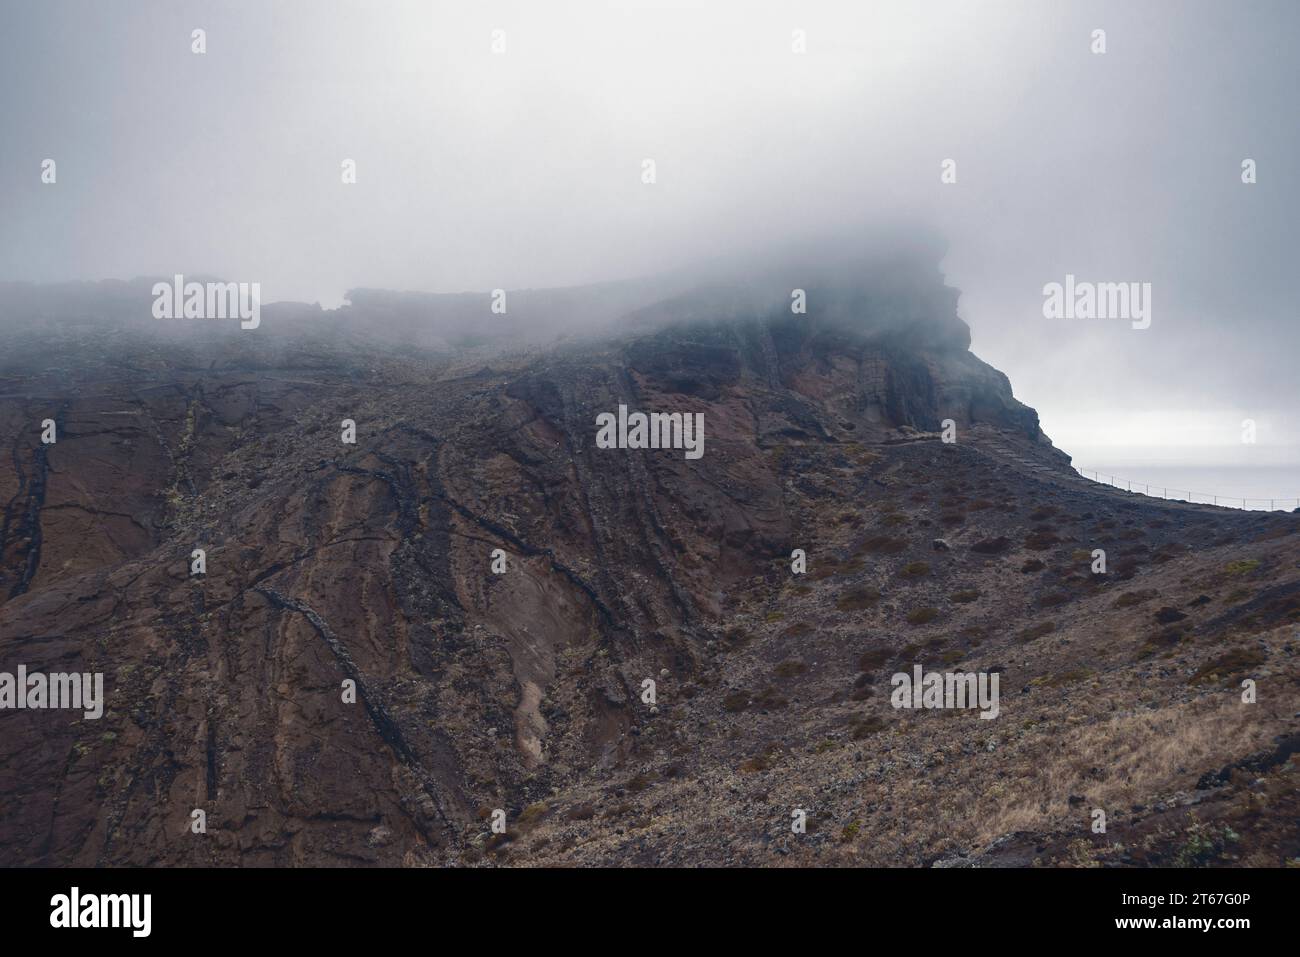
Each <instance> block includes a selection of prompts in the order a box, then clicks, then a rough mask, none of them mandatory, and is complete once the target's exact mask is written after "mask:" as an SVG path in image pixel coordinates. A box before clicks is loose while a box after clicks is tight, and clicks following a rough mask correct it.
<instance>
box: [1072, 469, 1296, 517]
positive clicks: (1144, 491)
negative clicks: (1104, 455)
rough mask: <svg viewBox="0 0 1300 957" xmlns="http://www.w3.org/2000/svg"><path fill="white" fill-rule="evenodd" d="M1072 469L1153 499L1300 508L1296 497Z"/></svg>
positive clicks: (1266, 508)
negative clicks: (1176, 484) (1227, 491)
mask: <svg viewBox="0 0 1300 957" xmlns="http://www.w3.org/2000/svg"><path fill="white" fill-rule="evenodd" d="M1074 470H1075V471H1076V472H1078V473H1079V474H1080V475H1081V476H1083V477H1084V478H1091V479H1092V481H1094V482H1099V483H1101V484H1103V485H1111V486H1114V487H1115V488H1119V489H1125V490H1126V491H1129V492H1136V493H1137V494H1139V495H1150V496H1152V497H1153V498H1163V499H1169V500H1171V501H1182V502H1192V503H1194V504H1196V505H1221V506H1223V507H1224V508H1241V509H1248V510H1254V511H1269V512H1276V511H1284V512H1285V511H1291V510H1292V509H1300V497H1297V498H1244V497H1242V496H1240V495H1222V494H1219V493H1216V492H1195V491H1192V490H1190V489H1185V488H1173V487H1172V486H1165V485H1152V484H1151V483H1149V482H1138V481H1135V480H1133V479H1127V478H1123V477H1122V476H1117V475H1107V474H1106V473H1105V472H1098V471H1096V470H1095V469H1081V468H1079V467H1077V466H1076V467H1075V469H1074ZM1089 473H1091V474H1089Z"/></svg>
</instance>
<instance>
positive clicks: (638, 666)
mask: <svg viewBox="0 0 1300 957" xmlns="http://www.w3.org/2000/svg"><path fill="white" fill-rule="evenodd" d="M935 261H936V260H935V259H934V257H932V256H931V257H927V256H924V255H917V254H916V253H915V251H911V250H909V251H908V252H907V254H906V255H901V256H899V257H895V258H892V259H888V258H887V259H884V260H881V259H873V260H872V261H870V262H865V263H855V264H852V265H851V266H846V265H845V264H844V263H835V264H833V266H828V267H826V268H824V269H821V270H810V269H809V268H807V267H806V265H805V266H804V267H801V268H800V269H798V270H792V275H785V274H781V273H780V272H779V271H770V272H768V273H766V274H764V276H763V277H762V278H760V279H754V278H753V277H740V276H737V275H727V276H724V277H723V278H722V279H720V280H718V281H703V280H699V279H698V278H696V277H688V278H682V277H677V278H675V279H674V280H673V281H672V282H671V283H668V284H666V285H648V284H632V285H629V286H623V287H602V288H601V289H600V290H599V291H597V292H595V293H592V294H591V295H590V296H587V297H585V298H584V294H583V293H582V292H581V291H574V292H568V293H564V294H556V295H550V296H547V295H543V296H533V297H531V298H530V297H527V296H520V297H516V299H515V300H514V301H512V307H511V310H510V312H509V313H508V314H507V316H508V317H509V318H508V319H507V318H504V317H498V316H495V315H493V314H491V313H490V312H489V308H488V297H487V296H486V295H483V296H479V297H477V298H476V299H475V298H474V297H470V298H468V299H467V298H465V297H453V298H454V300H455V301H454V302H452V301H451V300H449V299H443V298H440V297H419V296H414V297H411V296H392V295H387V294H359V295H357V296H356V298H355V299H354V300H353V303H352V305H350V306H349V307H347V308H346V309H344V310H341V311H339V312H338V313H331V312H322V311H320V310H319V309H318V308H315V307H302V306H268V307H267V308H266V313H265V315H264V317H263V321H262V326H261V327H260V328H259V329H257V330H252V331H241V330H240V329H239V328H238V325H237V324H235V325H229V324H227V325H221V324H220V323H218V322H206V321H186V320H164V321H159V320H153V319H151V318H150V317H149V312H148V296H147V292H148V285H149V284H148V283H147V282H145V283H135V284H114V285H112V286H111V287H110V286H104V285H87V286H79V287H68V288H64V289H61V290H51V289H49V288H48V287H13V286H10V287H6V288H3V289H0V324H3V328H4V334H5V337H6V339H7V340H9V342H10V343H11V346H10V348H9V349H8V350H6V353H5V354H4V356H3V358H0V423H2V424H3V435H4V436H5V441H6V443H7V444H8V445H9V450H10V454H9V455H7V456H5V462H4V465H3V467H0V502H3V503H4V518H3V528H2V530H0V602H3V604H0V671H13V670H14V669H15V668H16V666H17V665H18V664H23V665H25V666H26V667H27V668H28V670H29V671H36V670H43V671H70V670H77V671H91V672H93V671H101V672H103V673H104V675H105V683H106V690H107V704H106V710H105V715H104V717H103V718H102V719H100V720H88V719H84V718H83V717H82V715H81V714H80V713H79V712H67V711H49V710H46V711H34V710H23V711H17V710H10V711H3V712H0V727H2V728H3V734H0V862H3V863H5V864H43V865H50V864H101V865H110V864H134V865H162V864H179V865H234V864H242V865H298V864H340V865H350V864H380V865H417V866H418V865H444V864H460V865H471V864H472V865H538V864H551V865H554V864H559V865H632V864H669V865H698V864H747V865H771V864H795V865H798V864H833V865H858V864H869V865H910V866H917V865H923V866H928V865H932V864H944V865H953V864H978V865H997V864H1026V865H1028V864H1043V865H1053V864H1097V863H1101V864H1135V865H1143V864H1176V865H1201V864H1273V865H1276V864H1281V863H1284V862H1288V861H1294V860H1295V859H1296V858H1297V856H1298V855H1300V835H1298V829H1297V824H1296V821H1297V818H1298V815H1297V813H1296V812H1297V797H1296V794H1297V791H1296V783H1297V778H1296V767H1295V761H1294V758H1293V757H1292V754H1293V752H1294V750H1295V747H1296V742H1297V740H1298V738H1297V733H1298V732H1300V720H1297V715H1296V713H1295V712H1296V702H1297V700H1298V699H1297V696H1296V690H1297V668H1296V657H1295V656H1296V630H1297V627H1298V626H1300V536H1298V535H1297V531H1298V530H1300V516H1296V515H1291V514H1281V513H1275V514H1260V513H1244V512H1236V511H1232V510H1227V509H1216V508H1210V507H1205V506H1196V505H1189V504H1184V503H1176V502H1161V501H1155V500H1151V499H1147V498H1142V497H1139V496H1132V495H1128V494H1125V493H1122V492H1118V491H1116V490H1114V489H1110V488H1108V487H1102V486H1097V485H1094V484H1092V483H1089V482H1086V481H1084V480H1083V479H1080V478H1079V477H1078V476H1077V475H1076V474H1075V473H1074V472H1073V471H1072V469H1071V468H1070V466H1069V464H1068V458H1067V457H1066V456H1064V455H1063V454H1062V453H1060V452H1059V451H1057V450H1055V449H1054V448H1053V447H1052V445H1051V443H1050V442H1049V441H1048V440H1047V438H1046V437H1045V436H1044V435H1043V434H1042V433H1041V431H1040V429H1039V424H1038V419H1037V416H1036V414H1035V413H1034V412H1033V410H1031V409H1029V408H1027V407H1025V406H1023V405H1022V404H1020V403H1019V402H1017V401H1016V400H1015V399H1014V397H1013V395H1012V390H1011V387H1010V384H1009V383H1008V381H1007V379H1006V377H1005V376H1003V375H1002V374H1001V373H999V372H997V371H996V370H994V369H992V368H990V367H989V366H987V365H986V364H984V363H983V362H981V361H980V360H979V359H977V358H976V357H975V356H974V355H972V354H971V353H970V351H969V344H970V336H969V331H968V329H967V328H966V326H965V324H964V323H963V322H962V321H961V320H960V319H959V318H958V317H957V314H956V293H955V291H954V290H951V289H949V288H947V287H945V286H944V285H943V283H942V280H941V278H940V276H939V274H938V271H937V269H936V268H935ZM796 274H797V275H796ZM796 287H798V288H805V289H806V290H807V295H808V302H809V309H808V315H795V314H792V313H791V311H790V302H791V290H792V289H793V288H796ZM475 301H477V303H478V307H477V308H478V310H479V314H478V315H477V316H476V315H475V314H474V312H473V308H472V306H473V304H474V302H475ZM582 302H586V305H585V306H582V307H581V308H579V307H578V306H575V305H574V304H575V303H582ZM593 302H594V304H593ZM530 309H533V310H534V311H533V312H532V313H531V314H530ZM571 309H573V310H577V312H578V313H580V314H581V315H583V316H584V318H588V319H589V317H591V316H598V317H599V321H595V320H590V321H588V322H587V324H586V325H585V326H584V329H585V330H586V332H585V334H583V335H576V334H568V335H565V336H563V337H560V338H556V332H557V330H559V329H561V328H563V323H562V321H561V320H562V319H563V315H564V313H565V312H566V311H568V310H571ZM543 311H545V315H543V314H542V313H543ZM498 320H501V321H499V322H498ZM533 320H536V321H535V323H534V322H533ZM494 323H495V325H494ZM413 329H418V330H422V335H420V336H415V337H412V335H411V334H410V333H411V330H413ZM529 330H532V331H533V332H538V331H540V330H544V331H545V335H544V336H542V337H541V338H542V340H544V341H533V340H530V338H529V336H528V335H527V334H526V333H527V332H528V331H529ZM620 404H622V405H626V406H627V407H628V408H629V409H631V410H634V411H636V410H640V411H645V412H654V411H661V412H679V413H696V412H698V413H703V415H704V422H705V433H704V436H705V446H704V448H705V451H704V454H703V456H702V457H700V458H698V459H690V458H687V457H686V455H684V454H683V452H682V451H681V450H678V449H657V450H652V449H644V450H636V449H608V448H599V447H597V445H596V442H595V436H596V419H597V416H598V415H600V414H602V413H608V412H616V411H617V409H618V407H619V405H620ZM45 419H53V420H54V421H55V423H56V424H57V429H58V432H57V442H56V443H54V444H43V443H42V442H41V440H40V436H41V430H42V426H41V423H42V421H43V420H45ZM345 419H350V420H353V421H354V422H355V425H356V442H355V444H345V443H344V442H343V441H342V440H341V435H342V431H343V420H345ZM945 420H952V423H953V425H954V426H955V429H956V441H955V442H951V443H946V442H944V441H942V439H941V431H942V429H943V425H944V421H945ZM194 549H203V550H204V551H205V553H206V571H205V573H204V574H201V575H194V574H191V561H192V559H191V555H192V552H193V550H194ZM796 549H802V550H803V551H804V552H805V553H806V559H807V567H806V571H804V572H803V573H799V574H796V573H794V572H793V571H792V552H794V551H795V550H796ZM1095 549H1102V550H1104V551H1105V553H1106V560H1107V570H1106V572H1105V573H1103V574H1098V573H1094V572H1093V570H1092V567H1093V562H1094V550H1095ZM498 550H499V551H498ZM501 561H504V571H501V565H500V562H501ZM494 565H495V568H494ZM915 664H921V665H923V666H924V667H925V668H926V669H929V670H935V669H938V670H945V669H946V670H955V671H982V672H988V673H997V674H998V675H999V676H1000V684H1001V689H1002V690H1001V705H1000V713H999V714H998V717H997V718H996V719H993V720H983V719H980V718H979V716H978V714H977V713H976V712H972V711H951V710H949V711H912V710H900V709H895V708H893V707H891V705H890V690H891V689H890V676H891V675H892V674H894V673H895V672H899V671H904V672H910V671H911V669H912V667H913V666H914V665H915ZM1244 679H1252V680H1253V681H1254V682H1255V684H1256V686H1257V689H1258V700H1257V702H1256V703H1253V704H1245V703H1243V702H1242V689H1241V682H1242V681H1243V680H1244ZM647 680H650V681H653V682H654V701H653V704H651V703H650V702H649V700H648V694H647V685H646V681H647ZM346 681H351V682H355V687H356V691H357V695H356V700H355V703H352V702H348V701H345V700H344V694H343V685H344V682H346ZM1098 809H1101V810H1104V812H1105V815H1106V820H1107V828H1106V831H1105V833H1095V832H1094V830H1093V822H1094V820H1095V814H1094V812H1095V811H1096V810H1098ZM196 810H202V811H203V812H204V815H205V818H206V832H205V833H194V829H193V827H192V823H193V821H194V812H195V811H196ZM498 810H499V811H502V812H504V832H500V833H498V832H499V831H501V828H499V827H498V828H497V829H496V831H494V829H493V826H492V824H493V821H494V818H495V819H496V820H498V821H500V820H501V816H500V815H495V814H494V812H496V811H498ZM797 810H798V811H803V812H805V813H806V817H807V828H806V833H794V832H792V829H791V822H792V815H794V814H795V812H796V811H797Z"/></svg>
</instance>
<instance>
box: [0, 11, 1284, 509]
mask: <svg viewBox="0 0 1300 957" xmlns="http://www.w3.org/2000/svg"><path fill="white" fill-rule="evenodd" d="M1297 27H1300V4H1297V3H1295V2H1294V0H1278V2H1258V0H1243V2H1234V3H1228V2H1220V3H1207V2H1197V0H1149V2H1142V3H1132V2H1120V3H1099V2H1073V3H1071V2H1050V3H1046V2H1038V0H1025V2H1019V3H1007V2H979V0H953V2H939V0H934V2H925V0H908V2H898V3H892V2H891V3H871V2H849V0H842V2H806V0H800V2H788V3H777V2H762V0H745V2H732V0H726V2H719V0H713V2H680V3H673V2H656V3H629V2H623V3H619V2H596V0H590V2H585V0H570V2H548V3H539V2H522V3H495V2H490V0H489V2H474V3H451V2H446V3H443V2H430V0H372V2H359V0H357V2H351V0H309V2H298V0H275V2H258V0H228V2H211V0H206V2H202V3H199V2H188V0H165V2H163V0H114V2H104V0H98V2H70V0H43V2H40V3H28V2H19V0H0V280H3V279H21V280H37V281H49V280H60V279H99V278H110V277H112V278H129V277H133V276H138V275H163V276H170V275H172V274H174V273H176V272H184V273H204V274H210V275H220V276H223V277H225V278H227V279H231V280H239V281H258V282H261V283H262V288H263V290H264V298H265V299H266V300H267V301H272V300H277V299H301V300H306V301H321V302H322V303H324V304H325V305H327V306H328V305H334V304H337V303H338V302H339V301H340V300H341V298H342V295H343V292H344V291H345V290H346V289H348V288H351V287H356V286H368V287H387V288H396V289H415V290H428V291H440V292H448V291H463V290H484V289H491V288H495V287H502V288H519V287H529V286H561V285H569V284H576V283H586V282H593V281H599V280H605V279H617V278H625V277H632V276H639V275H647V274H653V273H655V272H658V271H661V270H664V269H668V268H673V267H677V266H682V265H689V264H690V263H692V262H695V261H699V260H702V259H704V258H707V257H709V256H712V255H714V254H716V253H718V252H719V251H723V250H728V249H731V248H735V247H737V246H740V245H743V244H752V243H755V242H759V241H762V240H764V239H767V238H771V239H772V240H773V241H774V242H776V241H780V240H784V239H788V238H790V237H792V236H801V235H816V234H818V233H819V232H823V231H824V232H831V233H835V232H839V231H842V230H845V229H853V228H855V227H857V226H859V225H862V226H864V227H865V226H867V225H869V224H871V223H873V222H878V221H880V220H884V219H891V218H908V217H914V218H915V219H916V220H917V221H918V222H925V223H928V224H930V225H933V226H934V227H936V228H937V229H938V230H939V231H940V232H942V233H943V234H944V235H945V236H946V237H947V239H948V241H949V244H950V247H949V248H950V251H949V254H948V257H947V259H946V261H945V263H944V268H945V271H946V273H947V276H948V281H949V282H950V283H951V284H952V285H954V286H957V287H959V288H960V289H961V290H962V298H961V301H960V312H961V315H962V317H963V318H964V319H965V320H966V321H967V322H968V323H970V325H971V327H972V331H973V337H974V350H975V352H976V353H977V354H978V355H980V356H981V358H984V359H985V360H987V361H989V362H990V363H992V364H993V365H995V366H997V367H998V368H1000V369H1002V370H1003V371H1004V372H1006V373H1007V375H1008V376H1009V377H1010V379H1011V381H1012V383H1013V385H1014V386H1015V388H1016V392H1017V395H1018V396H1019V397H1020V398H1021V399H1022V400H1023V401H1025V402H1027V403H1028V404H1030V405H1032V406H1034V407H1035V408H1037V409H1038V410H1039V412H1040V414H1041V416H1042V420H1043V426H1044V429H1045V430H1046V431H1047V432H1048V434H1049V435H1051V436H1052V438H1053V439H1054V440H1055V441H1056V443H1057V445H1059V446H1061V447H1063V448H1065V449H1066V450H1067V451H1070V452H1072V453H1073V454H1075V456H1076V460H1077V461H1078V462H1079V464H1081V465H1086V464H1087V463H1086V461H1085V460H1084V458H1083V455H1082V452H1083V451H1084V450H1086V451H1087V452H1088V454H1090V455H1110V457H1109V458H1108V459H1107V461H1114V457H1113V455H1111V453H1112V452H1114V450H1116V449H1119V450H1123V449H1130V450H1136V451H1141V452H1151V450H1153V449H1155V450H1157V453H1159V450H1164V451H1165V452H1168V453H1169V455H1172V456H1174V457H1175V458H1177V457H1186V458H1187V459H1188V460H1189V461H1214V462H1217V463H1221V464H1242V465H1252V464H1261V463H1264V462H1266V461H1269V460H1274V461H1277V462H1287V463H1292V462H1297V461H1300V451H1298V450H1300V434H1298V432H1297V426H1296V423H1295V416H1294V412H1293V410H1294V409H1295V408H1296V407H1297V398H1300V384H1298V382H1300V378H1298V377H1297V376H1296V374H1295V362H1296V357H1297V356H1298V355H1300V331H1298V329H1300V326H1298V324H1297V315H1296V312H1297V309H1296V298H1295V294H1294V288H1295V284H1296V283H1295V279H1294V278H1293V277H1294V274H1295V269H1294V255H1295V250H1296V248H1297V214H1300V202H1298V195H1297V185H1296V173H1297V156H1300V152H1298V147H1300V143H1298V142H1297V139H1298V136H1297V128H1298V124H1297V123H1296V119H1295V117H1296V114H1297V111H1296V102H1295V100H1296V91H1297V90H1300V57H1298V56H1297V55H1296V52H1295V45H1296V43H1297V41H1298V40H1300V29H1297ZM196 28H202V29H204V30H205V31H206V41H207V52H206V53H204V54H202V55H199V54H195V53H193V52H192V49H191V47H192V39H191V35H192V31H193V30H194V29H196ZM1096 29H1104V30H1105V32H1106V52H1105V53H1104V54H1097V53H1094V52H1092V46H1093V44H1094V40H1093V36H1092V34H1093V31H1094V30H1096ZM494 30H500V31H503V34H504V43H505V49H504V52H502V53H495V52H493V49H492V43H493V31H494ZM796 30H800V31H804V34H803V35H804V36H805V37H806V52H805V53H803V54H797V53H795V52H793V49H792V43H793V40H794V36H795V34H794V31H796ZM46 158H53V159H55V160H56V162H57V183H56V184H54V185H48V184H43V183H42V182H41V180H40V174H41V163H42V161H43V160H44V159H46ZM647 158H651V159H654V161H655V163H656V167H657V182H656V183H655V184H654V185H653V186H647V185H646V184H644V183H642V182H641V171H642V161H643V160H644V159H647ZM1247 158H1250V159H1253V160H1255V161H1256V163H1257V171H1258V172H1257V176H1258V182H1256V183H1254V184H1251V185H1246V184H1243V183H1242V182H1241V164H1242V161H1243V160H1244V159H1247ZM345 159H352V160H354V161H355V162H356V166H357V182H356V183H355V184H348V185H344V184H343V183H341V176H340V169H341V163H342V162H343V161H344V160H345ZM945 159H954V160H955V161H956V170H957V181H956V182H955V183H951V184H946V183H942V182H941V180H940V169H941V167H940V164H941V163H942V162H943V161H944V160H945ZM1067 273H1071V274H1074V275H1076V276H1078V277H1079V278H1080V279H1085V280H1094V281H1099V282H1128V281H1136V282H1150V283H1151V284H1152V288H1153V293H1152V312H1153V314H1152V324H1151V327H1150V328H1149V329H1145V330H1134V329H1132V328H1131V327H1130V325H1129V324H1128V323H1127V322H1123V321H1114V320H1048V319H1045V318H1044V317H1043V314H1042V301H1043V295H1042V288H1043V286H1044V285H1045V284H1046V283H1049V282H1054V281H1055V282H1059V281H1062V280H1063V278H1064V276H1065V275H1066V274H1067ZM1247 418H1249V419H1252V420H1254V421H1255V422H1256V423H1257V426H1258V432H1257V441H1256V443H1254V444H1253V445H1248V444H1246V443H1243V442H1241V441H1240V435H1241V431H1242V422H1243V420H1245V419H1247ZM1188 449H1190V451H1188ZM1170 450H1180V451H1170ZM1129 460H1130V461H1131V460H1132V458H1130V459H1129ZM1298 484H1300V483H1298ZM1279 491H1281V490H1279ZM1295 494H1300V493H1295Z"/></svg>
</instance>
